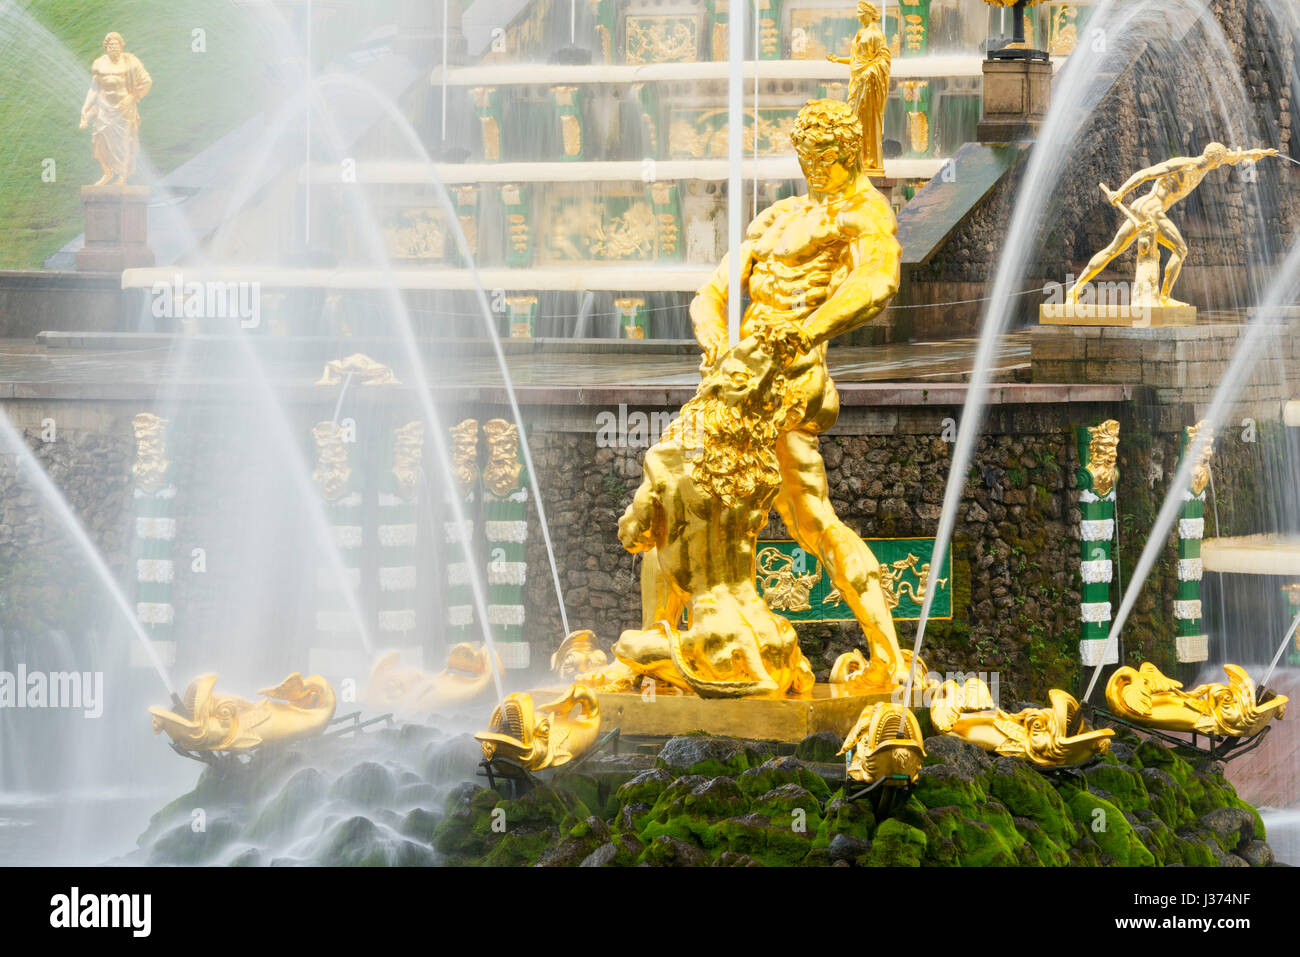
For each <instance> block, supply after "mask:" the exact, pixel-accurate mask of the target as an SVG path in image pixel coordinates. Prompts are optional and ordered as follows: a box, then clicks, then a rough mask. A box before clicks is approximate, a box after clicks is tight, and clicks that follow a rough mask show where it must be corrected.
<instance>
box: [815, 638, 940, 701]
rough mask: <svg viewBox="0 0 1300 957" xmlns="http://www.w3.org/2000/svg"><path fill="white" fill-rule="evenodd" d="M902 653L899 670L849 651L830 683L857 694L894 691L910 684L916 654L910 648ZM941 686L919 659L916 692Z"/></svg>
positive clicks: (838, 660)
mask: <svg viewBox="0 0 1300 957" xmlns="http://www.w3.org/2000/svg"><path fill="white" fill-rule="evenodd" d="M899 654H900V655H902V658H903V667H902V668H900V669H897V670H895V669H892V668H890V667H889V666H888V665H887V664H885V663H884V662H880V661H868V660H867V656H866V655H864V654H863V653H862V652H861V650H859V649H857V648H854V649H853V650H852V651H846V652H844V654H842V655H840V656H839V657H838V658H836V659H835V664H833V665H831V673H830V683H831V684H833V685H836V686H838V687H840V688H843V689H844V690H846V691H851V692H854V693H856V694H871V693H879V692H882V691H892V690H893V689H894V688H896V687H901V686H903V685H905V684H906V683H907V666H908V665H910V664H911V662H912V652H911V651H909V650H908V649H906V648H904V649H903V650H902V651H900V652H899ZM938 683H939V682H938V681H937V680H935V678H934V677H933V676H932V675H930V673H929V672H928V671H927V670H926V667H925V661H924V660H923V659H921V658H917V659H916V669H915V672H914V675H913V678H912V687H913V690H914V691H925V690H927V689H929V688H933V687H935V686H936V685H938Z"/></svg>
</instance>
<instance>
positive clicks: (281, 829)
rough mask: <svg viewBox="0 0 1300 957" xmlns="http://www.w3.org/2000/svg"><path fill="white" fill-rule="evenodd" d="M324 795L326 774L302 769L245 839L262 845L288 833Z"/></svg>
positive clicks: (258, 816)
mask: <svg viewBox="0 0 1300 957" xmlns="http://www.w3.org/2000/svg"><path fill="white" fill-rule="evenodd" d="M325 792H326V787H325V775H323V774H321V773H320V772H319V771H317V770H316V769H315V768H302V769H301V770H300V771H298V773H296V774H295V775H294V776H293V777H291V778H290V779H289V780H288V781H286V782H285V785H284V787H283V788H281V789H280V793H279V794H277V795H276V796H275V797H273V798H272V799H271V800H270V801H268V802H267V804H266V806H265V807H263V808H262V810H261V811H260V812H259V813H258V815H257V817H256V818H255V819H254V821H253V823H252V825H251V826H250V827H249V828H248V831H247V832H246V835H245V836H246V837H247V838H248V839H249V840H250V841H254V842H257V843H261V842H264V841H267V840H269V839H271V838H274V837H278V836H281V835H284V834H287V833H288V831H289V830H290V829H291V828H292V827H293V824H294V823H295V822H296V821H297V820H298V819H300V818H301V817H302V815H303V814H305V813H306V812H307V811H308V810H309V809H311V808H312V807H314V806H316V805H317V804H319V803H320V801H321V800H323V799H324V797H325Z"/></svg>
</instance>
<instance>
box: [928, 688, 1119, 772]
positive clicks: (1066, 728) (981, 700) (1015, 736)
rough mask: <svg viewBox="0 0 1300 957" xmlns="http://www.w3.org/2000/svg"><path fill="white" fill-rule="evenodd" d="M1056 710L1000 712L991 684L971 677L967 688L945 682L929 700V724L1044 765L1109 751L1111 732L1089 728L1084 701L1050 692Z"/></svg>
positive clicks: (998, 751)
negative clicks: (990, 690)
mask: <svg viewBox="0 0 1300 957" xmlns="http://www.w3.org/2000/svg"><path fill="white" fill-rule="evenodd" d="M1048 698H1049V699H1050V701H1051V706H1050V707H1047V708H1026V709H1025V710H1023V711H1018V712H1016V713H1015V714H1009V713H1007V712H1006V711H1003V710H1001V709H1000V708H998V707H997V706H996V705H995V704H994V701H993V696H992V695H991V694H990V693H989V689H988V685H986V684H985V683H984V682H983V681H981V680H980V679H979V678H975V677H971V678H968V679H967V680H966V683H965V684H963V685H959V684H957V682H956V681H945V682H944V683H943V684H942V685H940V686H939V690H938V692H937V693H936V694H935V696H934V698H933V699H932V700H931V702H930V722H931V724H933V725H934V729H935V730H936V731H938V732H939V733H940V734H951V735H953V736H954V737H958V738H961V739H962V740H963V741H969V742H970V743H972V744H975V745H978V746H979V747H981V748H983V749H984V750H985V751H992V752H993V753H995V754H1000V755H1004V756H1006V757H1012V758H1021V759H1023V760H1025V761H1028V762H1029V763H1031V764H1037V765H1041V766H1045V767H1052V766H1060V765H1068V764H1082V763H1083V762H1085V761H1088V760H1091V759H1092V758H1094V757H1100V756H1101V755H1103V754H1105V753H1106V752H1107V750H1109V748H1110V739H1111V737H1112V736H1113V735H1114V734H1115V732H1114V731H1112V730H1110V729H1109V728H1103V729H1101V730H1095V731H1094V730H1087V729H1085V728H1084V726H1083V714H1082V712H1081V711H1080V709H1079V702H1078V701H1076V700H1075V699H1074V697H1073V696H1072V695H1070V694H1069V693H1068V692H1065V691H1062V690H1061V689H1060V688H1053V689H1052V690H1051V691H1049V692H1048Z"/></svg>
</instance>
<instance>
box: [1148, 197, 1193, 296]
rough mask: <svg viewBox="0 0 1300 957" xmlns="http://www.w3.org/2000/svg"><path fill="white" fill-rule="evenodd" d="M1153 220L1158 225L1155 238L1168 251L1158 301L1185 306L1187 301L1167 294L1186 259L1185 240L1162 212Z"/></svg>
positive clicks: (1171, 289) (1171, 290) (1176, 279)
mask: <svg viewBox="0 0 1300 957" xmlns="http://www.w3.org/2000/svg"><path fill="white" fill-rule="evenodd" d="M1155 220H1156V223H1157V224H1159V227H1160V231H1159V232H1158V233H1157V234H1156V240H1157V242H1159V243H1160V245H1162V246H1164V247H1165V248H1166V249H1168V250H1169V251H1170V256H1169V262H1168V263H1166V264H1165V281H1164V282H1163V283H1161V285H1160V301H1161V302H1162V303H1163V304H1164V305H1166V306H1185V305H1187V303H1185V302H1179V301H1178V300H1177V299H1173V298H1171V297H1170V295H1169V294H1170V293H1171V292H1173V288H1174V283H1176V282H1177V281H1178V274H1179V273H1180V272H1182V269H1183V262H1184V261H1185V260H1186V259H1187V240H1185V239H1183V234H1182V233H1180V232H1179V231H1178V227H1177V226H1175V225H1174V223H1173V220H1171V219H1170V218H1169V217H1168V216H1167V215H1165V214H1164V213H1163V212H1162V213H1161V214H1160V215H1159V216H1156V217H1155Z"/></svg>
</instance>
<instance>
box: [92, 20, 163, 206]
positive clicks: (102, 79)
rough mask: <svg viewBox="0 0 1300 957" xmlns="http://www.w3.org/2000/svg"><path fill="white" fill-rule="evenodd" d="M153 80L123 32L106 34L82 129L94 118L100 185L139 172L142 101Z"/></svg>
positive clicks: (121, 183)
mask: <svg viewBox="0 0 1300 957" xmlns="http://www.w3.org/2000/svg"><path fill="white" fill-rule="evenodd" d="M151 86H153V80H152V79H151V78H150V76H149V73H148V71H147V70H145V68H144V64H143V63H141V62H140V61H139V59H137V58H136V57H135V56H134V55H133V54H130V53H127V52H126V41H124V40H123V39H122V35H121V34H120V33H110V34H109V35H108V36H106V37H104V55H103V56H101V57H100V58H99V59H97V60H96V61H95V63H94V65H93V66H92V67H91V68H90V92H89V93H87V94H86V102H85V105H83V106H82V108H81V129H83V130H84V129H86V128H87V127H88V126H90V123H91V121H92V120H93V121H94V124H95V125H94V128H93V135H92V139H91V143H92V145H93V147H94V151H95V159H97V160H99V165H100V166H102V167H103V168H104V176H103V178H102V179H101V180H100V181H99V182H98V183H96V184H95V185H96V186H107V185H108V184H109V183H112V182H113V181H114V180H116V185H119V186H125V185H126V181H127V179H128V178H129V177H130V176H131V174H132V173H134V172H135V158H136V154H137V153H138V152H139V149H140V111H139V110H138V109H137V106H138V105H139V103H140V101H141V100H143V99H144V98H145V95H146V94H147V93H148V92H149V88H150V87H151Z"/></svg>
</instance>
